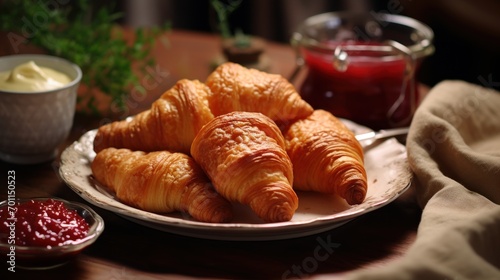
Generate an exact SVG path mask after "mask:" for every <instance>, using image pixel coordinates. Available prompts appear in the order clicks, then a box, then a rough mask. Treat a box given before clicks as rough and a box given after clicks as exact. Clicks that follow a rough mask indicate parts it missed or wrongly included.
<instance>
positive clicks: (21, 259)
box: [0, 198, 104, 269]
mask: <svg viewBox="0 0 500 280" xmlns="http://www.w3.org/2000/svg"><path fill="white" fill-rule="evenodd" d="M49 199H53V200H55V201H61V202H63V204H64V206H65V207H66V208H67V209H69V210H75V211H76V212H77V213H78V215H80V216H81V217H83V218H84V219H85V221H86V222H87V223H88V225H89V230H88V233H87V236H86V237H85V238H83V239H80V240H77V241H74V242H72V243H71V244H68V245H62V246H52V247H50V246H48V247H41V246H40V247H38V246H20V245H12V244H8V241H6V240H3V239H4V238H2V239H0V254H2V255H3V256H7V264H8V266H14V267H15V268H23V269H50V268H54V267H58V266H61V265H63V264H65V263H67V262H69V261H70V260H72V259H74V257H75V256H77V255H78V254H79V253H80V252H81V251H83V250H84V249H85V248H87V247H88V246H90V245H91V244H92V243H94V242H95V241H96V240H97V238H98V237H99V236H100V235H101V233H102V232H103V231H104V220H103V219H102V218H101V217H100V216H99V215H98V214H97V213H96V212H95V211H94V210H92V209H91V208H90V207H88V206H87V205H84V204H81V203H77V202H70V201H66V200H63V199H58V198H32V199H16V200H15V202H16V203H24V202H29V201H30V200H41V201H46V200H49ZM10 205H13V201H8V200H5V201H2V202H1V203H0V208H3V207H8V206H10ZM13 246H14V247H13ZM13 252H14V253H13Z"/></svg>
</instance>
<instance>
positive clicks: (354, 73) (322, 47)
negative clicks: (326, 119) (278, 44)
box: [292, 12, 433, 129]
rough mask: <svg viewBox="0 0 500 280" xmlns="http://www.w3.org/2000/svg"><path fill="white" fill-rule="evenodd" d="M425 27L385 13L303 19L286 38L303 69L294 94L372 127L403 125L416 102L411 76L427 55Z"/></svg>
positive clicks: (427, 31)
mask: <svg viewBox="0 0 500 280" xmlns="http://www.w3.org/2000/svg"><path fill="white" fill-rule="evenodd" d="M432 38H433V33H432V30H430V28H428V27H427V26H425V25H423V24H421V23H419V22H417V21H416V20H414V19H411V18H407V17H402V16H395V15H387V14H377V15H374V14H357V13H356V14H353V13H347V12H346V13H327V14H321V15H317V16H313V17H311V18H309V19H307V20H306V21H305V22H304V24H303V25H302V26H301V28H300V29H299V30H298V31H297V32H296V33H295V34H294V36H293V37H292V45H293V46H294V47H295V49H296V51H297V56H298V60H297V61H298V64H299V65H300V64H304V65H306V66H307V75H306V76H305V78H304V80H303V82H302V84H301V85H300V87H299V91H300V94H301V95H302V97H303V98H304V100H306V101H307V102H308V103H309V104H311V106H313V108H315V109H325V110H328V111H330V112H331V113H333V114H334V115H335V116H337V117H341V118H346V119H349V120H352V121H354V122H357V123H359V124H362V125H366V126H368V127H370V128H373V129H383V128H390V127H399V126H407V125H409V124H410V122H411V118H412V116H413V113H414V111H415V109H416V106H417V104H418V101H419V100H418V85H417V82H415V77H414V75H415V72H416V68H417V67H418V64H419V63H420V61H421V58H422V57H424V56H427V55H430V54H431V53H432V52H433V47H432V45H431V40H432Z"/></svg>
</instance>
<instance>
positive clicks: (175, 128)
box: [94, 79, 214, 153]
mask: <svg viewBox="0 0 500 280" xmlns="http://www.w3.org/2000/svg"><path fill="white" fill-rule="evenodd" d="M209 94H210V89H209V88H208V87H207V86H206V85H205V84H203V83H201V82H199V81H197V80H186V79H183V80H180V81H178V82H177V83H176V84H175V85H174V86H173V87H172V88H170V89H169V90H167V91H166V92H165V93H164V94H163V95H162V96H161V97H160V98H159V99H158V100H156V101H155V102H154V103H153V104H152V105H151V109H149V110H146V111H144V112H142V113H140V114H138V115H136V116H135V117H134V118H133V119H131V120H129V121H127V120H124V121H116V122H112V123H110V124H107V125H104V126H101V127H100V128H99V129H98V131H97V135H96V138H95V140H94V150H95V151H96V152H99V151H100V150H102V149H104V148H108V147H114V148H127V149H131V150H140V151H148V152H149V151H158V150H170V151H176V152H184V153H189V149H190V147H191V142H192V141H193V139H194V136H195V135H196V133H197V132H198V131H199V130H200V129H201V127H202V126H203V125H205V124H206V123H207V122H208V121H210V120H211V119H213V117H214V116H213V114H212V112H211V110H210V108H209V106H208V105H209V104H208V99H207V98H208V96H209Z"/></svg>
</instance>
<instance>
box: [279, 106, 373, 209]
mask: <svg viewBox="0 0 500 280" xmlns="http://www.w3.org/2000/svg"><path fill="white" fill-rule="evenodd" d="M283 134H284V137H285V140H286V151H287V153H288V155H289V156H290V159H291V161H292V164H293V171H294V188H295V189H296V190H306V191H317V192H322V193H334V194H337V195H339V196H340V197H342V198H344V199H345V200H346V201H347V203H349V204H351V205H352V204H359V203H361V202H363V200H364V199H365V196H366V191H367V179H366V171H365V168H364V165H363V149H362V147H361V145H360V144H359V142H358V141H357V140H356V138H355V136H354V134H353V133H352V132H351V131H350V130H349V129H348V128H347V127H346V126H345V125H344V124H343V123H342V122H341V121H340V120H338V119H337V118H336V117H335V116H333V115H332V114H331V113H329V112H327V111H323V110H315V111H314V113H313V114H312V115H311V116H309V117H308V118H306V119H303V120H299V121H297V122H295V123H293V124H291V125H290V127H289V128H288V129H285V131H284V132H283Z"/></svg>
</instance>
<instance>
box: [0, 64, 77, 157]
mask: <svg viewBox="0 0 500 280" xmlns="http://www.w3.org/2000/svg"><path fill="white" fill-rule="evenodd" d="M81 78H82V71H81V69H80V68H79V67H78V66H77V65H75V64H73V63H71V62H69V61H67V60H64V59H62V58H59V57H54V56H48V55H35V54H33V55H12V56H3V57H0V131H1V132H2V137H0V160H3V161H6V162H9V163H15V164H37V163H41V162H45V161H49V160H52V159H54V158H55V157H56V156H57V153H58V147H59V145H61V144H62V143H63V142H64V141H65V140H66V138H67V137H68V135H69V133H70V131H71V127H72V125H73V117H74V114H75V106H76V97H77V89H78V86H79V84H80V81H81Z"/></svg>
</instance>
